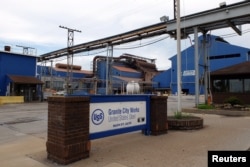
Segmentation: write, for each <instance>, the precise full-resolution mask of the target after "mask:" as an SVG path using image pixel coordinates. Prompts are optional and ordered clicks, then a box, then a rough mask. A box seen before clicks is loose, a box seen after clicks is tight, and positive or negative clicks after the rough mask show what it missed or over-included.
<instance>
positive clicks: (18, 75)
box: [0, 46, 43, 102]
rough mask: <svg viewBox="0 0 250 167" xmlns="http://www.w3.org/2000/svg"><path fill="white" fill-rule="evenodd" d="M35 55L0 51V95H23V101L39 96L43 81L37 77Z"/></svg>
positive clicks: (6, 49) (8, 48) (6, 48)
mask: <svg viewBox="0 0 250 167" xmlns="http://www.w3.org/2000/svg"><path fill="white" fill-rule="evenodd" d="M36 62H37V56H34V55H28V54H20V53H13V52H11V48H10V46H5V49H4V51H0V81H1V82H0V96H24V101H26V102H29V101H34V100H39V98H41V88H42V84H43V82H41V80H39V79H38V78H37V73H36Z"/></svg>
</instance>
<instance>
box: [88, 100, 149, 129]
mask: <svg viewBox="0 0 250 167" xmlns="http://www.w3.org/2000/svg"><path fill="white" fill-rule="evenodd" d="M138 125H146V101H128V102H106V103H90V133H97V132H103V131H109V130H116V129H122V128H128V127H133V126H138Z"/></svg>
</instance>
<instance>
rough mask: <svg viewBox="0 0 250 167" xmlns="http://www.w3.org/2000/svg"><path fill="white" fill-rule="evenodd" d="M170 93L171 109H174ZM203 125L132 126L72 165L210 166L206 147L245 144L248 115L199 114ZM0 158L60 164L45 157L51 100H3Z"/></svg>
mask: <svg viewBox="0 0 250 167" xmlns="http://www.w3.org/2000/svg"><path fill="white" fill-rule="evenodd" d="M193 106H194V97H193V96H185V97H183V107H193ZM176 108H177V102H176V97H174V96H173V97H169V99H168V112H169V114H172V113H173V112H174V111H176ZM197 115H198V116H201V117H203V118H204V128H203V129H201V130H196V131H169V132H168V133H167V134H165V135H160V136H144V135H142V134H141V132H133V133H129V134H123V135H118V136H113V137H107V138H103V139H98V140H93V141H91V152H90V158H88V159H84V160H81V161H78V162H76V163H73V164H70V165H67V166H71V167H78V166H79V167H80V166H90V167H112V166H113V167H114V166H115V167H151V166H152V167H158V166H159V167H162V166H175V167H182V166H183V167H186V166H187V167H190V166H192V167H193V166H197V167H203V166H207V151H208V150H247V149H248V148H249V147H250V117H226V116H219V115H205V114H197ZM0 134H1V135H0V162H1V166H4V167H12V166H13V167H15V166H26V167H29V166H35V167H55V166H61V165H58V164H56V163H53V162H51V161H48V160H47V159H46V155H47V154H46V145H45V144H46V138H47V103H46V102H43V103H26V104H8V105H2V106H0Z"/></svg>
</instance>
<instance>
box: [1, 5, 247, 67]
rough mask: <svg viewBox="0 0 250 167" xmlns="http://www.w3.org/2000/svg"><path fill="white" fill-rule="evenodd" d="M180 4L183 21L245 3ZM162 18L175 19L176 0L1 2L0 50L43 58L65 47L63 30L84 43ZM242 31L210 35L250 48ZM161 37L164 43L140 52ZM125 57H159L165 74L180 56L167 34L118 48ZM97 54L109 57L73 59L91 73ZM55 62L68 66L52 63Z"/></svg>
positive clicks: (90, 54)
mask: <svg viewBox="0 0 250 167" xmlns="http://www.w3.org/2000/svg"><path fill="white" fill-rule="evenodd" d="M180 1H181V16H185V15H188V14H193V13H196V12H200V11H203V10H208V9H212V8H216V7H218V6H219V3H221V2H226V3H227V4H231V3H235V2H239V1H242V0H209V1H201V0H180ZM163 15H167V16H169V18H170V19H173V0H126V1H125V0H60V1H59V0H2V1H1V2H0V20H1V28H0V30H1V31H0V50H3V48H4V46H5V45H10V46H11V47H12V51H15V52H22V48H20V47H16V45H21V46H26V47H32V48H36V54H37V55H38V56H39V55H41V54H44V53H47V52H51V51H54V50H57V49H61V48H64V47H66V46H67V31H66V30H65V29H61V28H59V25H62V26H66V27H69V28H72V29H77V30H81V31H82V32H81V33H77V32H75V38H74V40H75V41H74V44H80V43H85V42H89V41H92V40H97V39H100V38H104V37H108V36H111V35H116V34H119V33H123V32H127V31H131V30H133V29H137V28H141V27H144V26H148V25H152V24H156V23H159V22H160V20H159V18H160V17H161V16H163ZM242 30H243V32H246V33H244V35H243V36H237V35H232V34H233V33H235V32H234V31H233V30H232V29H230V28H227V29H223V30H216V31H212V32H211V34H213V35H221V36H222V37H225V38H224V39H225V40H227V41H228V42H230V43H232V44H235V45H239V46H243V47H247V48H250V43H249V42H245V41H247V40H249V39H250V31H249V30H250V26H249V25H246V26H243V27H242ZM229 34H230V35H229ZM163 38H166V39H164V40H162V41H160V42H158V43H155V44H152V45H148V46H145V47H139V48H138V46H143V45H144V44H147V43H151V42H152V41H157V40H160V39H163ZM191 39H193V37H192V36H191ZM190 45H191V42H190V40H183V41H182V50H183V49H185V48H187V47H189V46H190ZM133 47H136V49H132V48H133ZM128 48H130V49H128ZM122 53H130V54H134V55H138V56H143V57H147V58H155V59H156V65H157V68H158V69H159V70H163V69H167V68H169V67H170V66H171V64H170V61H169V60H168V59H169V58H170V57H172V56H173V55H175V54H176V41H175V40H174V39H171V38H167V35H163V36H158V37H155V38H151V39H147V40H141V41H137V42H134V43H128V44H124V45H120V46H116V47H115V48H114V57H117V56H120V55H121V54H122ZM96 55H106V52H105V50H103V49H102V50H96V51H91V52H85V53H82V54H81V55H80V56H77V57H75V59H74V64H77V65H81V66H82V67H83V69H85V70H90V69H91V61H92V60H93V57H94V56H96ZM57 62H60V63H65V62H66V61H65V60H59V59H58V60H54V63H57Z"/></svg>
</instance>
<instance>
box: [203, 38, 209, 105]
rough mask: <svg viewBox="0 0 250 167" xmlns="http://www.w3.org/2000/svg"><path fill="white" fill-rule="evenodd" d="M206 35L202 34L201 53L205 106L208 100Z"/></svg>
mask: <svg viewBox="0 0 250 167" xmlns="http://www.w3.org/2000/svg"><path fill="white" fill-rule="evenodd" d="M206 36H207V35H206V33H204V34H203V53H204V55H203V56H204V95H205V104H207V100H208V90H207V88H208V63H207V62H208V59H207V58H208V56H207V47H206V43H207V39H206Z"/></svg>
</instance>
